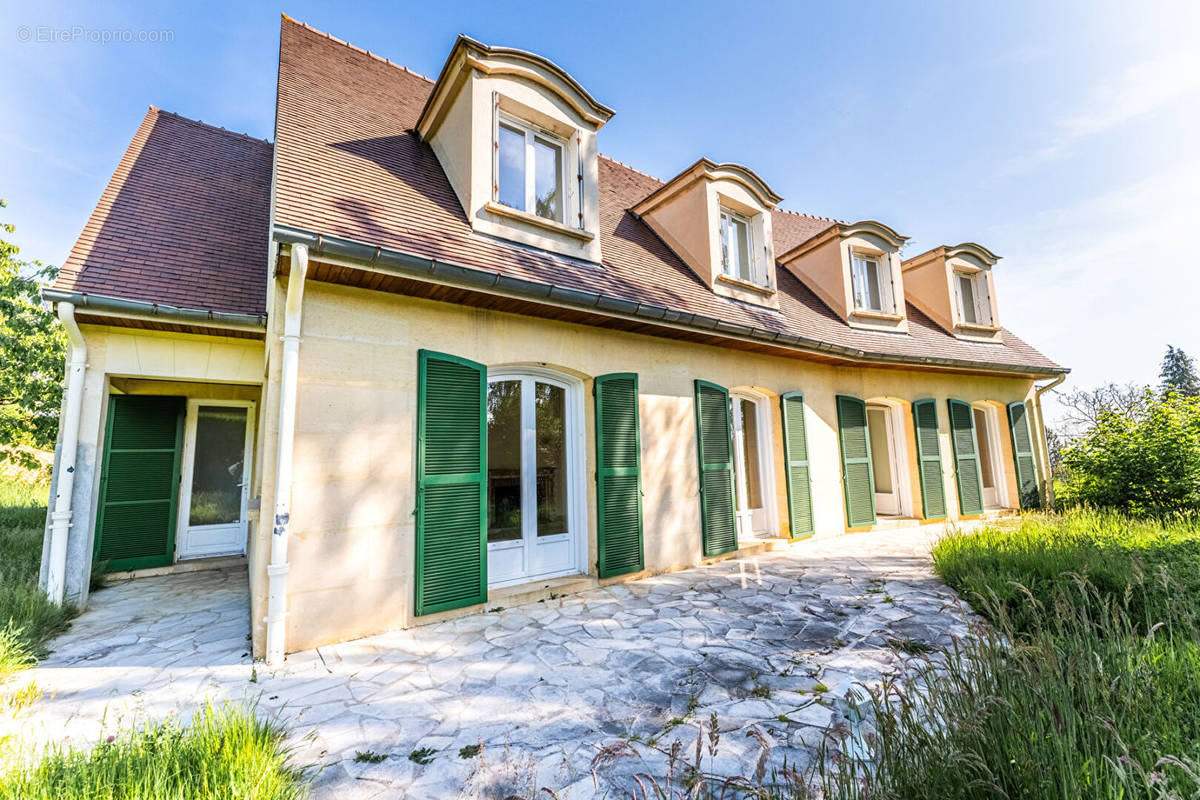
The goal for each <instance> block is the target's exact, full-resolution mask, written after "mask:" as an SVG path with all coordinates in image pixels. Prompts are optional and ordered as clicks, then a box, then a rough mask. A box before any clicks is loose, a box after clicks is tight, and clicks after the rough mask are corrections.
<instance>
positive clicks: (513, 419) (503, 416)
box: [487, 381, 521, 542]
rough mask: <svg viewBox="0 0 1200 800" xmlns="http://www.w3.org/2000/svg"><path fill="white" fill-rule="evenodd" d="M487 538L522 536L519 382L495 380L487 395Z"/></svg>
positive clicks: (514, 537)
mask: <svg viewBox="0 0 1200 800" xmlns="http://www.w3.org/2000/svg"><path fill="white" fill-rule="evenodd" d="M487 421H488V433H487V435H488V441H487V451H488V452H487V459H488V460H487V470H488V476H487V477H488V485H487V492H488V535H487V538H488V541H489V542H508V541H513V540H516V539H520V538H521V382H520V381H494V382H492V383H489V384H488V395H487Z"/></svg>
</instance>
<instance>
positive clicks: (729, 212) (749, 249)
mask: <svg viewBox="0 0 1200 800" xmlns="http://www.w3.org/2000/svg"><path fill="white" fill-rule="evenodd" d="M726 220H728V221H729V222H731V223H732V222H740V223H742V224H743V225H745V226H746V257H747V258H749V259H750V264H749V269H747V270H746V272H747V273H748V274H749V276H750V278H749V280H750V282H751V283H757V284H759V285H760V286H765V285H766V282H767V280H766V276H765V275H764V274H763V273H762V271H761V270H760V269H759V261H760V259H759V258H758V254H757V251H756V249H755V236H754V220H753V219H752V218H750V217H748V216H746V215H745V214H740V213H738V212H737V211H734V210H733V209H731V208H728V207H727V206H721V215H720V217H719V222H718V225H719V226H720V230H719V231H718V236H719V238H720V240H721V273H722V274H724V275H725V276H726V277H728V278H733V279H734V280H739V281H740V280H746V279H745V278H743V277H742V276H740V275H738V274H737V273H736V272H735V271H731V269H730V268H731V266H732V264H731V262H730V259H729V251H730V248H731V247H736V243H735V242H731V241H729V237H728V235H727V232H728V231H729V230H730V229H731V228H732V225H729V226H727V225H726Z"/></svg>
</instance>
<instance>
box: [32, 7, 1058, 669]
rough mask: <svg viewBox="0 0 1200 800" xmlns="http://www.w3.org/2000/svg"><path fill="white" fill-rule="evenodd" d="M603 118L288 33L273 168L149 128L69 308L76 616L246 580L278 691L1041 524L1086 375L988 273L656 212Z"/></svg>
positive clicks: (712, 195)
mask: <svg viewBox="0 0 1200 800" xmlns="http://www.w3.org/2000/svg"><path fill="white" fill-rule="evenodd" d="M612 115H613V111H612V110H611V109H610V108H608V107H607V106H605V105H603V104H602V103H600V102H599V101H598V100H597V99H596V98H594V97H593V96H592V95H591V94H589V93H588V91H587V90H586V89H585V88H584V87H583V86H582V85H581V84H580V83H579V82H578V81H577V80H576V79H575V78H573V77H571V76H570V75H568V74H567V73H566V72H565V71H564V70H563V69H562V68H560V67H559V66H557V65H555V64H553V63H551V62H550V61H548V60H546V59H544V58H541V57H539V56H537V55H534V54H531V53H527V52H524V51H520V50H513V49H507V48H501V47H489V46H487V45H484V44H481V43H479V42H476V41H474V40H472V39H469V38H466V37H460V38H459V39H458V40H457V41H456V42H455V44H454V46H453V49H452V50H451V52H450V55H449V57H448V58H447V60H446V63H445V66H444V67H443V68H442V71H441V73H440V74H439V76H438V78H437V80H435V81H431V80H429V79H427V78H424V77H422V76H420V75H417V74H414V73H412V72H409V71H408V70H406V69H404V68H403V67H400V66H397V65H396V64H393V63H391V62H390V61H387V60H385V59H383V58H381V57H379V56H377V55H373V54H371V53H368V52H366V51H364V50H361V49H359V48H356V47H353V46H351V45H349V44H346V43H344V42H341V41H339V40H337V39H334V38H332V37H330V36H328V35H326V34H324V33H320V32H318V31H315V30H313V29H311V28H309V27H307V26H306V25H303V24H300V23H298V22H295V21H293V20H291V19H289V18H286V17H285V18H284V19H283V22H282V32H281V41H280V54H279V84H278V97H277V112H276V129H275V138H274V143H273V144H272V143H270V142H265V141H260V140H257V139H253V138H251V137H248V136H244V135H241V134H237V133H231V132H229V131H226V130H224V129H221V128H217V127H213V126H211V125H206V124H203V123H200V122H196V121H193V120H189V119H185V118H183V117H179V116H176V115H174V114H171V113H168V112H166V111H161V110H158V109H155V108H151V109H150V111H149V113H148V114H147V115H146V117H145V119H144V120H143V121H142V124H141V127H140V128H139V129H138V130H137V133H136V134H135V135H134V137H133V141H132V143H131V144H130V146H129V149H128V151H127V152H126V153H125V156H124V158H122V160H121V162H120V164H119V165H118V167H117V170H116V173H115V174H114V176H113V178H112V181H111V182H110V183H109V185H108V187H107V189H106V190H105V192H104V194H103V197H102V198H101V200H100V202H99V205H98V206H97V208H96V210H95V212H94V214H93V215H92V217H91V219H90V220H89V222H88V224H87V226H86V228H85V229H84V231H83V233H82V235H81V236H80V238H79V240H78V242H77V243H76V245H75V247H74V249H73V250H72V251H71V254H70V257H69V258H68V260H67V262H66V263H65V265H64V267H63V269H62V272H61V274H60V276H59V278H58V280H57V282H56V283H55V284H54V286H53V287H51V288H48V289H47V290H46V291H45V293H44V297H45V299H46V300H47V301H49V302H51V303H54V304H55V306H56V308H57V313H58V315H59V317H60V318H61V319H62V321H63V323H64V325H65V327H66V330H67V332H68V335H69V337H70V341H71V350H70V356H69V359H68V362H69V363H68V365H67V373H68V374H67V378H68V385H67V391H66V392H65V396H64V407H63V415H62V425H61V432H60V437H59V444H58V447H57V451H56V469H55V486H54V494H53V498H54V499H53V501H52V507H51V510H50V513H49V515H48V517H49V518H48V521H47V533H46V544H45V551H44V552H45V555H44V558H43V571H42V583H43V586H44V587H45V589H46V591H47V592H48V593H49V594H50V595H51V597H53V598H55V599H58V600H63V601H66V602H72V603H78V604H81V605H82V604H85V603H86V601H87V593H88V581H89V574H90V572H91V570H92V568H93V565H94V564H98V565H100V566H102V567H103V568H105V569H107V570H109V571H111V572H117V573H131V572H132V573H139V574H147V573H152V574H153V573H161V572H173V571H182V570H189V569H197V568H204V567H212V566H220V565H229V564H240V563H245V564H246V565H247V568H248V572H249V592H250V597H251V609H252V620H251V626H252V633H253V645H254V653H255V655H256V656H266V657H268V658H269V659H271V660H277V659H279V658H281V657H282V656H283V654H284V653H285V652H294V651H296V650H299V649H303V648H309V647H313V646H318V645H321V644H323V643H328V642H334V641H340V640H346V639H351V638H355V637H360V636H364V635H368V634H372V633H375V632H378V631H383V630H386V629H391V628H397V627H409V626H415V625H420V624H422V623H425V622H428V621H431V620H438V619H444V618H446V616H448V615H455V614H465V613H472V612H478V611H480V610H481V609H484V608H486V607H488V606H492V605H503V604H511V603H515V602H519V601H521V600H522V599H530V598H537V597H545V596H547V595H548V593H549V592H552V591H553V592H558V593H564V592H570V591H574V590H578V589H579V588H581V587H585V586H593V585H595V584H596V583H597V582H612V581H626V580H635V579H637V578H638V577H640V576H644V575H647V574H650V573H653V572H661V571H664V570H673V569H678V568H682V567H686V566H691V565H696V564H699V563H702V562H705V561H707V560H711V559H717V558H724V557H731V556H732V555H735V554H738V553H743V554H745V553H752V552H756V551H759V550H762V549H763V548H766V547H770V548H777V547H779V548H782V547H789V546H790V543H791V542H793V541H794V540H797V539H802V538H804V537H807V536H811V535H814V534H830V533H843V532H846V531H857V530H866V529H871V528H877V527H889V526H890V527H895V526H901V525H915V524H920V523H922V522H924V521H929V520H942V519H948V520H957V519H970V518H977V517H981V516H983V515H986V514H989V513H992V510H1003V509H1010V510H1011V509H1018V508H1026V507H1031V506H1034V505H1037V504H1038V503H1039V502H1041V501H1043V500H1044V499H1045V496H1046V494H1047V492H1048V490H1049V487H1048V486H1047V485H1046V484H1045V476H1046V474H1047V469H1046V465H1047V458H1046V447H1045V433H1044V425H1043V421H1042V414H1041V409H1040V405H1039V402H1038V398H1039V395H1040V393H1041V391H1043V390H1044V389H1045V388H1046V387H1047V385H1049V384H1048V383H1047V381H1049V382H1056V381H1061V380H1062V378H1063V376H1064V375H1065V373H1066V370H1065V369H1064V368H1062V367H1060V366H1059V365H1057V364H1055V363H1054V362H1052V361H1050V360H1049V359H1047V358H1046V357H1045V356H1043V355H1042V354H1041V353H1039V352H1038V351H1037V350H1035V349H1034V348H1032V347H1031V346H1029V345H1028V344H1026V343H1025V342H1024V341H1022V340H1021V339H1020V338H1018V337H1017V336H1016V335H1015V334H1014V333H1012V332H1011V331H1009V330H1007V329H1006V328H1004V327H1003V326H1002V325H1001V318H1002V310H1003V304H1002V303H1001V302H1000V301H999V298H998V293H997V291H996V282H995V280H994V277H993V276H994V274H995V270H996V267H997V262H998V257H997V256H996V255H995V254H993V253H992V252H991V251H989V250H988V249H987V248H986V247H983V246H982V245H978V244H974V243H964V244H959V245H954V246H944V247H938V248H935V249H933V250H930V251H929V252H926V253H923V254H921V255H917V256H914V257H911V258H906V257H905V255H904V254H903V252H902V248H903V245H904V243H905V241H906V239H905V237H904V236H903V235H901V234H899V233H898V232H897V231H896V230H894V229H893V228H892V227H890V226H889V225H887V224H884V223H883V222H877V221H871V220H865V221H859V222H843V221H838V220H833V219H827V218H824V217H816V216H809V215H805V214H799V213H795V212H792V211H788V210H784V209H783V208H782V207H781V206H782V203H783V200H782V198H780V197H779V195H777V194H776V193H775V192H774V191H773V190H772V189H771V188H770V186H769V184H768V183H767V182H766V181H765V180H764V179H763V178H762V177H761V176H759V175H758V174H756V173H755V172H754V171H753V170H751V169H750V168H749V167H746V166H742V165H741V164H736V163H721V162H717V161H713V160H709V159H707V158H699V159H698V160H696V161H695V163H693V164H692V165H691V166H689V167H687V168H686V169H684V170H683V171H682V172H680V173H679V174H678V175H676V176H674V177H672V178H670V179H669V180H666V181H662V180H658V179H656V178H653V177H650V176H649V175H646V174H643V173H641V172H638V171H637V170H635V169H632V168H630V167H628V166H625V165H624V164H621V163H619V162H617V161H614V160H612V159H609V158H605V157H604V156H602V155H600V149H601V147H600V146H601V144H602V140H603V136H604V134H603V128H604V126H605V124H606V123H608V121H609V120H610V118H611V117H612ZM1039 381H1041V383H1039Z"/></svg>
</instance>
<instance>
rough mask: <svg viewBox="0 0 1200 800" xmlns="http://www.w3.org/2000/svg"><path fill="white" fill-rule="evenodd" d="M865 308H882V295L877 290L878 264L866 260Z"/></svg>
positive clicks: (876, 309)
mask: <svg viewBox="0 0 1200 800" xmlns="http://www.w3.org/2000/svg"><path fill="white" fill-rule="evenodd" d="M867 303H868V305H867V308H869V309H871V310H873V311H882V310H883V295H882V294H881V293H880V291H879V265H878V264H876V263H875V262H874V261H868V262H867Z"/></svg>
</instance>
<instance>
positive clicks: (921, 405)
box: [912, 398, 946, 519]
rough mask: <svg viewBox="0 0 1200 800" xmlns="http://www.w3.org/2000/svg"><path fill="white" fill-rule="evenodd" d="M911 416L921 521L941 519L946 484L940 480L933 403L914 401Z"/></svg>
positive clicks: (940, 466)
mask: <svg viewBox="0 0 1200 800" xmlns="http://www.w3.org/2000/svg"><path fill="white" fill-rule="evenodd" d="M912 414H913V427H914V428H915V430H916V438H917V466H918V468H919V472H920V476H921V505H922V507H923V508H924V514H925V519H943V518H945V516H946V484H945V481H944V480H943V477H942V449H941V445H940V444H939V441H938V418H937V401H936V400H933V399H932V398H930V399H928V400H918V401H916V402H915V403H913V405H912Z"/></svg>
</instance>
